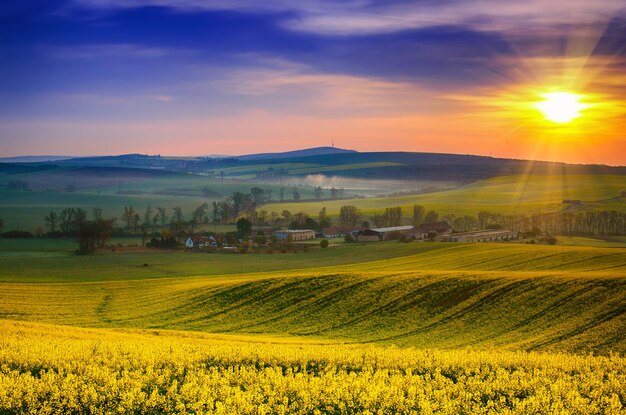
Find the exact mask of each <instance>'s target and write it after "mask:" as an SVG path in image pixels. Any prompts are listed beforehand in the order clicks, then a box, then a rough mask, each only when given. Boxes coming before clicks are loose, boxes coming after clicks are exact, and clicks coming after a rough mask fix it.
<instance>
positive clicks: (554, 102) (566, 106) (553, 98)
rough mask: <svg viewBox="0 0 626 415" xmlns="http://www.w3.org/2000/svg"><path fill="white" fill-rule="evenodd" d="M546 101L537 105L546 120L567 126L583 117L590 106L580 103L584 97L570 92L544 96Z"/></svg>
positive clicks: (552, 93)
mask: <svg viewBox="0 0 626 415" xmlns="http://www.w3.org/2000/svg"><path fill="white" fill-rule="evenodd" d="M542 96H543V97H544V100H543V101H541V102H538V103H536V104H535V107H536V108H537V109H538V110H539V111H541V112H542V113H543V115H544V117H545V119H546V120H548V121H552V122H555V123H557V124H567V123H569V122H571V121H573V120H575V119H576V118H578V117H580V116H581V115H582V113H581V111H583V110H584V109H586V108H588V107H589V105H588V104H584V103H582V102H580V100H581V98H582V96H580V95H577V94H572V93H570V92H550V93H547V94H543V95H542Z"/></svg>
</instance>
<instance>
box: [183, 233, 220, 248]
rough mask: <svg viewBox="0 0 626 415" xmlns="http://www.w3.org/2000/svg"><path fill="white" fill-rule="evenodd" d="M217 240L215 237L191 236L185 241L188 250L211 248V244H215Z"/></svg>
mask: <svg viewBox="0 0 626 415" xmlns="http://www.w3.org/2000/svg"><path fill="white" fill-rule="evenodd" d="M214 241H215V239H214V238H213V237H210V238H207V237H205V236H190V237H189V238H187V240H186V241H185V246H186V247H187V248H190V249H191V248H203V247H206V246H209V245H210V244H211V242H214Z"/></svg>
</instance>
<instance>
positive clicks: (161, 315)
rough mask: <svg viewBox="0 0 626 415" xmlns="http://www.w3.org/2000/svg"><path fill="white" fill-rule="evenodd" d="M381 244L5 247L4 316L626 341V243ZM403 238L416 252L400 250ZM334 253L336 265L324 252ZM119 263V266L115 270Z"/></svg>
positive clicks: (596, 343) (407, 335)
mask: <svg viewBox="0 0 626 415" xmlns="http://www.w3.org/2000/svg"><path fill="white" fill-rule="evenodd" d="M370 246H375V248H376V250H377V251H378V252H384V255H385V256H387V258H386V259H381V260H378V261H372V262H361V263H359V264H351V265H339V263H340V261H339V259H340V258H346V256H347V255H346V254H347V252H348V251H343V252H341V250H340V249H338V248H336V249H329V250H327V251H319V252H318V253H315V254H285V255H221V256H220V255H200V254H197V255H184V254H181V255H180V256H179V257H176V256H175V255H162V256H161V261H162V262H161V263H159V264H158V265H156V266H150V267H147V268H144V267H141V265H140V264H141V262H142V261H145V260H146V258H147V256H143V255H140V256H137V257H135V256H133V255H122V256H117V255H99V256H94V257H92V258H89V259H88V261H90V262H89V263H86V262H82V261H83V258H76V257H73V258H34V259H33V260H29V261H28V262H27V263H26V264H25V265H23V266H22V267H21V269H19V267H18V265H17V263H13V262H11V261H12V260H14V259H15V258H2V259H1V260H2V261H8V263H9V264H11V265H10V266H8V267H6V266H3V267H2V269H3V270H4V271H3V272H2V274H3V275H2V281H5V282H3V283H0V292H1V293H2V294H1V296H0V297H1V299H2V301H1V302H0V316H1V317H3V318H9V319H18V320H28V321H34V322H46V323H53V324H68V325H75V326H83V327H103V328H104V327H108V328H152V329H155V328H158V329H177V330H192V331H206V332H217V333H236V334H242V335H263V336H265V335H271V336H295V337H299V338H306V339H316V340H317V341H328V340H335V341H342V342H348V343H371V342H374V343H379V344H396V345H401V346H416V347H421V348H423V347H436V348H445V349H456V348H463V347H468V346H469V347H475V348H481V349H485V348H487V349H489V348H497V349H499V350H542V351H568V352H578V353H586V352H595V353H609V352H611V351H616V352H621V353H624V352H626V330H625V328H626V313H625V312H626V295H625V293H626V280H624V278H623V275H624V273H625V272H626V249H619V248H617V249H608V248H606V249H604V248H588V247H558V246H557V247H549V246H532V245H513V244H499V245H498V244H398V243H388V244H372V245H370ZM370 246H364V247H358V246H354V247H350V248H349V249H354V251H351V252H352V253H353V255H354V256H355V258H356V259H360V260H361V261H362V260H363V259H364V258H367V259H375V257H374V256H373V254H374V250H372V251H367V249H370V248H369V247H370ZM394 248H398V249H406V250H414V252H413V253H412V254H409V253H408V252H406V251H405V252H404V255H403V256H397V257H395V258H394V257H393V255H395V254H394V253H392V252H395V253H397V251H395V250H394ZM357 249H364V251H359V250H357ZM372 249H373V248H372ZM333 251H335V252H333ZM318 254H319V255H320V256H319V257H318V256H317V255H318ZM324 255H326V256H324ZM157 258H159V255H158V254H154V255H153V256H152V261H153V263H156V262H157V261H159V259H157ZM355 258H353V262H359V261H358V260H357V261H355V260H354V259H355ZM344 260H345V259H344ZM194 261H204V266H201V265H200V262H194ZM246 261H250V262H246ZM329 261H335V264H336V265H333V266H323V265H331V264H330V263H329ZM22 262H23V263H24V262H26V261H22ZM112 263H115V264H117V266H116V267H115V270H109V271H106V270H107V267H109V268H110V267H111V264H112ZM280 263H282V265H281V266H279V264H280ZM314 263H315V264H314ZM5 264H6V262H5ZM54 264H56V265H54ZM185 264H186V265H185ZM247 266H250V267H251V269H248V272H247V273H244V270H245V269H246V267H247ZM41 267H43V269H41ZM272 268H274V271H271V269H272ZM289 268H293V269H292V270H289ZM7 269H10V270H12V271H9V272H7V271H6V270H7ZM38 269H39V271H38ZM280 269H283V270H280ZM100 270H101V271H100ZM185 274H187V275H188V276H187V277H186V278H179V277H180V276H182V275H185ZM192 275H195V276H192ZM167 276H169V277H172V278H163V277H167ZM158 277H161V278H158ZM106 279H118V280H117V281H105V280H106ZM68 280H73V281H75V282H63V281H68ZM41 281H48V282H41ZM34 282H38V283H34Z"/></svg>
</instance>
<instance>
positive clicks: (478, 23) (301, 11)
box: [74, 0, 626, 36]
mask: <svg viewBox="0 0 626 415" xmlns="http://www.w3.org/2000/svg"><path fill="white" fill-rule="evenodd" d="M74 3H75V4H76V5H79V6H81V7H90V8H97V9H110V8H118V9H128V8H137V7H146V6H158V7H165V8H170V9H174V10H180V11H202V10H204V11H216V10H235V11H241V12H248V13H287V14H288V16H290V17H287V18H285V19H284V20H283V21H282V25H283V26H284V27H286V28H289V29H291V30H295V31H302V32H310V33H316V34H321V35H333V36H352V35H369V34H376V33H392V32H398V31H402V30H408V29H419V28H425V27H434V26H465V27H471V28H473V29H474V30H484V31H503V32H509V31H515V32H517V33H518V34H530V32H531V31H533V30H538V29H541V30H546V29H548V28H549V27H551V26H559V25H563V24H567V25H580V24H590V23H596V22H600V23H606V22H608V21H610V20H611V19H612V18H613V17H616V16H624V15H625V14H626V6H625V5H624V2H623V0H594V1H550V2H547V1H545V0H527V1H524V2H520V1H511V0H454V1H413V2H395V1H389V2H373V1H365V0H352V1H342V2H335V1H326V0H321V1H308V0H303V1H298V2H285V1H279V0H268V1H263V2H259V1H255V0H213V1H211V0H207V1H203V0H134V1H130V0H74Z"/></svg>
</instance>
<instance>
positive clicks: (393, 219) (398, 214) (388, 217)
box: [372, 207, 402, 227]
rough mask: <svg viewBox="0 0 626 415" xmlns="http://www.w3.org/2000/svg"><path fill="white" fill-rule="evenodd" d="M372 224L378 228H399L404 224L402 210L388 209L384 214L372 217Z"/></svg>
mask: <svg viewBox="0 0 626 415" xmlns="http://www.w3.org/2000/svg"><path fill="white" fill-rule="evenodd" d="M372 222H373V223H374V225H375V226H378V227H385V226H399V225H400V224H401V223H402V208H401V207H392V208H386V209H385V212H384V213H382V214H381V213H377V214H375V215H374V216H372Z"/></svg>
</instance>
